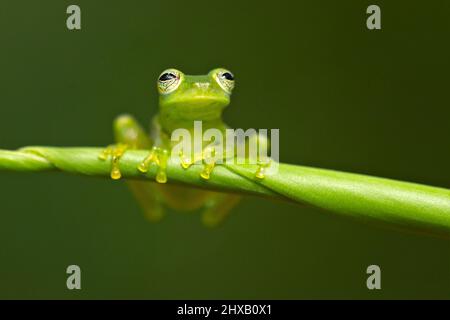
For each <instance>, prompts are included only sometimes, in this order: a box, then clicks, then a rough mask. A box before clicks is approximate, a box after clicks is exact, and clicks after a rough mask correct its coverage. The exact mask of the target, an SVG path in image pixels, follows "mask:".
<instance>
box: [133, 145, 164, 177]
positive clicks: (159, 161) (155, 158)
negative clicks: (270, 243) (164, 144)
mask: <svg viewBox="0 0 450 320" xmlns="http://www.w3.org/2000/svg"><path fill="white" fill-rule="evenodd" d="M168 155H169V151H168V150H167V149H163V148H159V147H153V148H152V150H151V151H150V154H149V155H148V156H147V157H146V158H145V159H144V160H143V161H142V162H141V163H140V164H139V166H138V170H139V171H140V172H142V173H146V172H147V171H148V169H149V167H150V165H151V164H156V165H157V166H158V171H157V172H156V181H157V182H159V183H166V182H167V174H166V168H167V159H168V158H169V156H168Z"/></svg>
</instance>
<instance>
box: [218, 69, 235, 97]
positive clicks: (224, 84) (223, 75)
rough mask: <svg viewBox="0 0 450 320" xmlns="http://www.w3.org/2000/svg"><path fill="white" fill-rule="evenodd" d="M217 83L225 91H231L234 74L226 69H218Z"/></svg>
mask: <svg viewBox="0 0 450 320" xmlns="http://www.w3.org/2000/svg"><path fill="white" fill-rule="evenodd" d="M216 80H217V83H218V84H219V85H220V87H221V88H222V89H223V90H225V92H227V93H231V91H233V88H234V76H233V74H232V73H231V72H230V71H228V70H220V71H219V72H218V73H217V77H216Z"/></svg>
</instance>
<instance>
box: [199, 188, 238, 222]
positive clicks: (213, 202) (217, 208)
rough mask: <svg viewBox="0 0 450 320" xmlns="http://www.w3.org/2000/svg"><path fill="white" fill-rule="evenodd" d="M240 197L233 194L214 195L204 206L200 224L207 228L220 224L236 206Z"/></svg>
mask: <svg viewBox="0 0 450 320" xmlns="http://www.w3.org/2000/svg"><path fill="white" fill-rule="evenodd" d="M240 199H241V197H240V196H238V195H235V194H225V193H216V194H214V196H212V197H211V198H210V199H208V200H207V201H206V203H205V205H204V209H203V213H202V222H203V224H204V225H206V226H208V227H215V226H217V225H218V224H220V223H221V222H222V221H223V220H224V219H225V218H226V217H227V215H228V213H229V212H230V211H231V210H232V209H233V208H234V207H235V206H236V205H237V204H238V202H239V201H240Z"/></svg>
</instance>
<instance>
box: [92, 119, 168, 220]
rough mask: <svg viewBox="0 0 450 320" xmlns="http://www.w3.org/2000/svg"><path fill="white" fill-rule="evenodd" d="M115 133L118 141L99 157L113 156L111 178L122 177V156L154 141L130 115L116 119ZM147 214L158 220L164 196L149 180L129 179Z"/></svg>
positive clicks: (130, 185) (161, 212)
mask: <svg viewBox="0 0 450 320" xmlns="http://www.w3.org/2000/svg"><path fill="white" fill-rule="evenodd" d="M114 135H115V140H116V142H117V144H116V145H111V146H109V147H107V148H106V149H104V150H103V151H102V152H101V153H100V155H99V158H100V159H101V160H106V159H107V158H109V157H110V158H111V178H113V179H120V177H121V173H120V158H121V157H122V156H123V154H124V153H125V152H126V151H127V150H130V149H150V148H151V147H152V141H151V139H150V138H149V137H148V135H147V133H146V132H145V130H144V129H143V128H142V127H141V126H140V125H139V124H138V123H137V121H136V120H135V119H134V118H133V117H131V116H129V115H121V116H119V117H117V118H116V119H115V121H114ZM127 184H128V186H129V187H130V189H131V191H132V192H133V194H134V196H135V198H136V200H137V201H138V203H139V204H140V206H141V207H142V209H143V211H144V213H145V216H146V217H147V218H148V219H149V220H151V221H157V220H159V219H161V218H162V216H163V206H162V198H161V196H160V195H159V193H158V190H157V189H156V188H155V186H154V185H153V183H151V182H148V181H133V180H130V181H127Z"/></svg>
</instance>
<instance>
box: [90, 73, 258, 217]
mask: <svg viewBox="0 0 450 320" xmlns="http://www.w3.org/2000/svg"><path fill="white" fill-rule="evenodd" d="M234 85H235V80H234V75H233V74H232V73H231V72H230V71H228V70H226V69H223V68H217V69H214V70H212V71H210V72H209V73H208V74H207V75H186V74H184V73H183V72H181V71H179V70H177V69H173V68H171V69H167V70H165V71H163V72H162V73H161V75H160V76H159V78H158V81H157V89H158V92H159V112H158V114H157V115H156V116H154V117H153V120H152V122H151V132H150V135H148V134H147V133H146V132H145V130H144V129H143V128H142V127H141V126H140V125H139V124H138V122H137V121H136V120H135V119H134V118H133V117H132V116H130V115H121V116H119V117H117V118H116V120H115V121H114V133H115V140H116V142H117V144H116V145H112V146H110V147H108V148H106V149H105V150H103V152H102V153H101V154H100V156H99V158H100V159H102V160H106V159H107V158H108V157H110V158H111V163H112V165H111V178H112V179H120V178H121V173H120V168H119V167H120V166H119V162H120V158H121V157H122V155H123V154H124V153H125V152H126V150H129V149H148V150H149V154H148V156H147V157H146V158H145V159H143V160H142V162H141V163H140V165H139V167H138V168H137V169H138V170H139V171H141V172H142V173H145V172H147V170H148V168H149V167H150V166H152V165H155V166H157V168H158V170H157V175H156V182H158V183H156V184H155V183H152V182H148V181H139V180H137V181H127V183H128V185H129V187H130V188H131V190H132V192H133V193H134V195H135V197H136V199H137V201H138V202H139V204H140V205H141V207H142V208H143V211H144V212H145V215H146V216H147V217H148V218H149V219H150V220H152V221H156V220H159V219H161V217H162V216H163V207H164V205H167V206H169V207H171V208H174V209H176V210H179V211H193V210H196V209H200V208H201V209H202V211H203V214H202V221H203V223H204V224H205V225H207V226H215V225H217V224H218V223H219V222H221V221H222V220H223V219H224V218H225V216H226V215H227V213H228V212H230V210H231V209H232V208H233V207H234V206H235V205H236V204H237V203H238V202H239V200H240V196H238V195H235V194H225V193H218V192H213V191H207V190H200V189H194V188H189V187H186V186H180V185H172V184H166V182H167V175H166V165H167V161H168V158H169V157H170V156H171V151H172V150H173V148H174V142H173V141H172V140H171V135H172V133H173V132H174V131H175V130H178V129H184V130H187V131H188V132H190V133H192V135H194V122H195V121H201V122H202V128H203V129H206V130H207V129H210V128H214V129H216V130H219V131H220V132H222V133H223V135H224V136H225V135H226V133H225V130H226V129H227V128H228V126H227V125H226V124H225V123H224V122H223V120H222V113H223V111H224V109H225V108H226V107H227V106H228V105H229V104H230V97H231V93H232V91H233V88H234ZM202 148H205V145H202ZM209 151H210V152H208V153H206V152H205V150H204V149H203V150H202V152H201V154H200V155H198V154H194V155H192V156H186V155H184V154H183V153H182V152H181V153H180V154H179V155H178V156H180V160H181V161H180V163H181V165H182V166H183V168H185V169H186V170H187V169H188V168H189V166H190V165H192V164H193V163H195V162H196V161H198V160H206V159H205V154H209V155H211V150H209ZM213 151H214V150H213ZM203 163H204V168H203V171H202V173H201V177H202V179H205V180H208V179H209V178H210V175H211V174H212V171H213V169H214V166H215V162H214V161H204V162H203ZM258 170H259V171H258V172H256V177H258V178H263V170H264V168H263V166H261V167H260V168H259V169H258Z"/></svg>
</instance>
